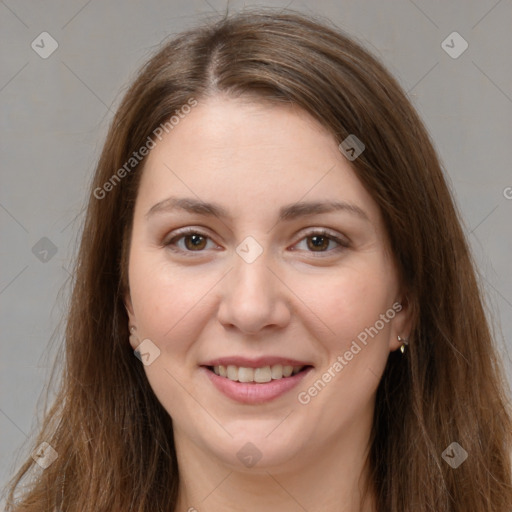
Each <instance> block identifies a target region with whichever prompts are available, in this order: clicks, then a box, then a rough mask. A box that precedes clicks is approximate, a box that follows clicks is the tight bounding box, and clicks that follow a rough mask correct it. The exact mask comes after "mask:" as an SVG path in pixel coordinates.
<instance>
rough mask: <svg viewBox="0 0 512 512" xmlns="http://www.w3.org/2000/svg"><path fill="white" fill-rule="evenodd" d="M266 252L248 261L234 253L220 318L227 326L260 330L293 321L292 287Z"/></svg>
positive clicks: (223, 292)
mask: <svg viewBox="0 0 512 512" xmlns="http://www.w3.org/2000/svg"><path fill="white" fill-rule="evenodd" d="M268 263H269V262H268V258H267V257H266V253H265V252H264V253H263V254H262V255H260V256H259V257H258V258H257V259H256V261H253V262H252V263H247V262H246V261H244V259H242V258H241V257H239V256H238V255H237V254H235V255H234V268H233V270H232V271H231V272H229V273H228V274H227V276H226V278H225V279H224V280H223V285H222V292H221V301H220V305H219V309H218V320H219V322H220V323H221V324H222V325H223V326H224V327H226V328H237V329H238V330H240V331H241V332H243V333H245V334H257V333H259V332H261V331H262V330H263V329H265V328H267V329H270V328H283V327H285V326H286V325H287V324H288V322H289V321H290V317H291V307H290V300H289V299H290V296H289V293H287V292H288V289H287V288H286V286H285V285H284V284H283V282H282V281H281V280H280V279H278V277H277V276H276V274H277V275H278V271H276V270H274V269H271V268H270V267H269V265H268Z"/></svg>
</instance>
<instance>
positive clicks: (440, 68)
mask: <svg viewBox="0 0 512 512" xmlns="http://www.w3.org/2000/svg"><path fill="white" fill-rule="evenodd" d="M244 5H245V6H255V5H265V6H275V7H285V6H287V5H289V6H290V7H291V8H293V9H296V10H300V11H303V12H314V13H318V14H320V15H322V16H325V17H326V18H329V19H331V20H332V21H333V22H335V23H336V24H337V25H338V26H340V27H341V28H342V29H344V30H346V31H347V32H348V33H349V34H351V35H352V36H354V37H356V38H357V39H359V40H362V41H363V42H364V44H365V45H366V47H367V48H369V49H370V51H372V52H373V53H374V54H376V55H377V56H378V57H380V58H381V60H382V61H383V62H384V64H385V65H386V66H387V67H388V69H389V70H390V71H391V72H392V73H393V74H394V75H395V76H396V77H397V78H398V80H399V81H400V83H401V84H402V85H403V87H404V88H405V90H406V91H407V92H408V94H409V97H410V99H411V100H412V102H413V104H414V105H415V107H416V108H417V109H418V111H419V113H420V115H421V116H422V118H423V120H424V121H425V123H426V125H427V128H428V129H429V131H430V133H431V135H432V138H433V140H434V143H435V146H436V148H437V150H438V152H439V155H440V158H441V160H442V162H443V165H444V167H445V169H446V172H447V174H448V178H449V180H450V183H451V185H452V188H453V190H454V193H455V197H456V200H457V202H458V205H459V207H460V210H461V212H462V215H463V218H464V222H465V230H466V232H467V234H468V237H469V241H470V243H471V245H472V248H473V252H474V255H475V259H476V261H477V264H478V267H479V270H480V273H481V282H482V286H483V287H484V289H485V292H486V294H487V297H488V301H489V306H490V309H491V310H492V315H493V321H494V323H495V325H496V326H498V327H497V329H498V343H499V344H500V353H502V354H503V358H504V359H505V360H506V367H507V372H508V376H509V377H511V376H512V361H511V357H510V353H511V351H510V348H511V347H512V342H511V338H512V272H511V265H510V260H511V254H512V228H511V224H510V220H511V218H512V189H511V188H508V187H512V173H511V167H510V163H511V161H512V144H511V142H512V138H511V135H512V129H511V128H512V126H511V119H512V116H511V114H512V70H511V66H510V62H511V58H510V55H512V36H511V31H510V22H511V21H512V3H511V1H510V0H501V1H496V0H479V1H477V0H473V1H467V0H458V1H453V0H452V1H450V2H442V1H433V0H430V1H421V0H415V1H412V0H392V1H386V2H383V1H378V0H366V1H361V0H350V1H348V0H347V1H327V0H321V1H316V2H304V1H300V0H295V1H292V2H290V1H289V0H287V1H286V2H266V3H265V2H245V3H244V2H231V3H230V10H232V11H235V10H240V9H243V8H244ZM225 7H226V2H225V0H208V1H206V0H193V1H185V0H177V1H172V2H169V1H167V2H166V1H163V0H151V1H148V2H141V1H135V0H132V1H128V2H121V1H120V0H118V1H108V2H101V1H99V0H89V1H86V0H84V1H78V0H74V1H67V2H64V1H48V2H44V3H43V2H36V1H34V0H30V1H28V0H26V1H16V0H6V1H1V2H0V48H1V50H0V52H1V53H0V54H1V75H0V105H1V109H2V115H1V123H2V124H1V128H0V130H1V137H0V151H1V175H0V176H1V187H0V229H1V236H2V243H1V249H0V251H1V266H0V311H1V313H0V314H1V325H2V327H1V332H2V335H1V341H0V342H1V348H2V357H1V358H0V365H1V366H0V382H1V387H0V434H1V435H0V461H1V462H0V487H1V486H3V485H4V482H5V481H6V480H7V477H8V475H11V474H12V473H13V470H14V467H15V465H16V466H17V465H18V464H19V463H21V460H22V458H23V456H24V455H26V450H25V449H24V448H23V446H22V445H23V442H24V441H25V440H26V439H27V436H30V435H31V434H32V433H33V432H34V429H35V428H36V427H37V422H38V415H39V414H40V412H41V405H39V406H38V403H39V404H40V402H38V400H39V398H40V396H42V395H41V391H42V389H43V386H44V383H45V382H46V380H47V378H48V375H49V371H50V369H51V363H52V359H53V357H54V355H55V354H56V353H58V352H59V347H60V344H61V343H62V331H59V330H58V327H59V322H60V324H61V325H62V320H61V317H62V314H63V311H64V310H65V307H66V300H67V297H68V293H69V290H68V289H67V288H66V287H65V283H66V280H67V278H68V277H69V270H68V269H69V268H70V262H71V258H72V255H73V253H74V251H75V247H76V240H77V237H78V236H79V234H80V224H81V222H82V220H83V215H82V212H83V207H84V204H85V201H86V199H87V197H86V188H87V186H88V184H89V182H90V179H91V174H92V172H93V169H94V165H95V162H96V159H97V157H98V155H99V152H100V149H101V144H102V142H103V138H104V136H105V134H106V130H107V127H108V124H109V122H110V120H111V119H112V114H113V111H115V108H116V106H117V104H118V103H119V100H120V97H121V95H122V93H123V92H124V91H125V90H126V87H127V85H128V84H129V83H130V81H131V79H132V78H133V77H134V74H135V71H136V70H137V69H138V68H139V66H140V65H141V64H142V63H143V62H144V61H145V59H146V58H147V57H148V55H149V53H150V52H152V51H153V50H154V49H155V47H156V45H158V44H159V42H160V41H161V40H162V39H163V38H165V37H166V36H168V35H171V34H174V33H176V32H178V31H181V30H183V29H185V28H188V27H190V26H192V25H194V24H195V23H197V21H199V20H200V19H203V18H205V17H206V16H207V15H208V14H211V13H213V12H214V11H215V10H218V11H224V10H225ZM45 31H46V32H48V33H50V34H51V36H52V37H53V38H54V39H55V40H56V41H57V43H58V48H57V50H56V51H55V52H54V53H53V54H51V55H50V56H49V57H48V58H46V59H43V58H41V57H40V56H39V54H38V53H36V51H34V50H33V49H32V47H31V43H32V41H34V40H35V43H38V44H39V46H40V47H41V46H43V44H42V43H41V38H40V37H38V36H39V35H40V34H41V33H42V32H45ZM453 31H456V32H458V33H459V34H460V35H461V36H462V37H463V38H464V39H465V40H466V41H467V43H468V44H469V47H468V49H467V50H466V51H465V52H464V53H462V54H461V55H460V56H459V57H458V58H452V57H451V56H450V55H448V53H447V52H446V51H445V50H444V49H443V47H442V42H443V41H444V40H445V39H446V38H447V36H449V35H450V34H451V33H452V32H453ZM45 37H46V36H45ZM45 41H46V42H45V43H44V47H45V51H47V50H48V49H49V48H50V46H49V42H48V40H47V39H46V40H45ZM446 44H449V45H450V46H454V50H458V49H460V48H461V46H460V42H459V41H457V40H454V42H453V43H452V42H451V40H450V39H448V42H447V43H446ZM42 50H43V49H42V48H41V49H40V51H42ZM507 195H508V197H509V198H508V199H507V197H506V196H507ZM43 237H46V238H47V239H49V240H50V241H51V242H48V240H43V241H41V239H42V238H43ZM34 246H35V248H34ZM53 246H55V248H56V249H57V252H56V253H55V254H53V253H52V248H53ZM53 250H55V249H53ZM44 251H47V252H44ZM59 290H60V291H61V293H59ZM500 325H501V331H500V330H499V329H500V327H499V326H500ZM500 332H501V333H500ZM52 335H53V336H54V339H55V340H56V341H55V343H54V344H53V345H49V341H50V339H51V338H52ZM99 341H101V340H99ZM510 380H512V379H510Z"/></svg>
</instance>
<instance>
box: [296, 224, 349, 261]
mask: <svg viewBox="0 0 512 512" xmlns="http://www.w3.org/2000/svg"><path fill="white" fill-rule="evenodd" d="M301 246H302V247H301ZM349 246H350V242H349V241H348V240H347V239H345V237H343V236H342V235H338V234H336V233H334V232H331V231H327V230H325V229H320V230H316V231H313V232H309V233H307V234H306V236H304V237H303V238H302V239H301V240H300V241H299V243H298V244H296V245H295V249H294V250H297V249H299V250H302V251H306V252H307V253H309V254H314V255H315V256H331V255H333V254H337V253H338V252H341V251H343V250H344V249H347V248H348V247H349Z"/></svg>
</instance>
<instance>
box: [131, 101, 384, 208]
mask: <svg viewBox="0 0 512 512" xmlns="http://www.w3.org/2000/svg"><path fill="white" fill-rule="evenodd" d="M171 195H172V196H186V197H191V196H196V198H200V199H201V200H210V201H213V200H215V202H216V203H222V204H224V205H225V206H226V209H228V210H230V211H231V210H233V211H234V213H235V214H236V213H237V212H240V211H243V210H244V209H249V208H250V209H252V210H253V211H254V210H255V209H258V208H260V207H262V206H265V208H266V209H269V208H270V209H272V208H274V207H275V209H276V210H277V209H279V207H280V206H282V205H283V204H288V203H291V202H299V201H306V200H307V201H313V200H314V201H318V200H331V201H334V200H341V201H346V202H350V203H359V205H360V206H361V207H363V206H364V209H365V210H366V211H367V212H368V213H369V215H370V216H373V217H374V218H376V217H378V215H379V213H378V209H377V205H376V204H375V203H374V202H373V200H372V199H371V196H370V195H369V194H368V192H367V191H366V190H365V189H364V187H363V186H362V184H361V183H360V181H359V179H358V178H357V176H356V174H355V172H354V170H353V169H352V167H351V165H350V163H349V162H348V161H347V160H346V158H345V157H344V156H343V155H342V154H341V152H340V151H339V149H338V146H337V143H336V141H335V139H334V137H333V136H332V135H331V134H330V133H329V132H328V131H327V130H326V129H325V128H324V127H322V126H321V125H320V124H319V123H318V122H317V121H316V120H314V119H313V118H312V117H311V116H310V115H309V114H307V113H306V112H304V111H303V110H301V109H299V108H298V107H296V106H292V105H276V104H269V103H268V102H264V103H258V102H255V101H249V100H247V99H231V98H226V97H214V98H209V99H207V100H204V101H199V102H198V105H197V106H196V107H195V108H194V109H192V110H191V111H190V113H188V114H187V115H184V116H183V117H182V118H181V119H180V120H179V122H178V123H177V124H176V125H175V126H174V127H173V129H172V130H171V131H169V133H168V134H166V135H164V136H163V137H162V140H161V141H158V140H157V141H156V146H155V147H154V148H153V149H152V150H151V152H150V153H149V155H148V157H147V159H146V162H145V165H144V171H143V175H142V179H141V183H140V189H139V197H138V202H142V203H144V206H145V207H146V211H147V209H148V208H150V207H151V206H153V205H154V204H155V203H156V202H159V201H162V200H163V199H165V198H166V197H168V196H171Z"/></svg>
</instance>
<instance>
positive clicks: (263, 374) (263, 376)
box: [254, 366, 272, 382]
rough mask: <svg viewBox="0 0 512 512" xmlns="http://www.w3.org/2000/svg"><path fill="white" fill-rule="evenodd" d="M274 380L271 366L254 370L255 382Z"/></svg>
mask: <svg viewBox="0 0 512 512" xmlns="http://www.w3.org/2000/svg"><path fill="white" fill-rule="evenodd" d="M271 380H272V372H271V371H270V366H264V367H263V368H256V370H254V382H270V381H271Z"/></svg>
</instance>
